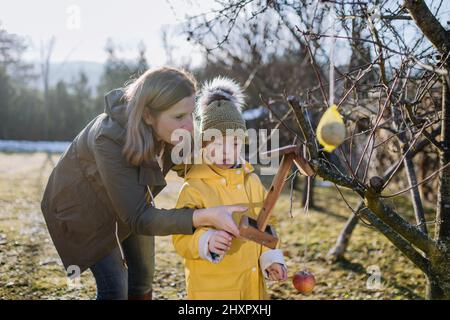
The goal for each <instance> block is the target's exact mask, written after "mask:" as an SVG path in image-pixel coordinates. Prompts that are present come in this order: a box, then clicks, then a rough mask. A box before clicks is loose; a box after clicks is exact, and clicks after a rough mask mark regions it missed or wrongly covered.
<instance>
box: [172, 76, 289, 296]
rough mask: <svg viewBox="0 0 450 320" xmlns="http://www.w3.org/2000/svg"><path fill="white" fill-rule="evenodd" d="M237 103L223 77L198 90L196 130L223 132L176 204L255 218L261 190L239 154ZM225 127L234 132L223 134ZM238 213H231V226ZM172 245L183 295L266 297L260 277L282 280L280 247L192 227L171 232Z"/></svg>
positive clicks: (236, 93)
mask: <svg viewBox="0 0 450 320" xmlns="http://www.w3.org/2000/svg"><path fill="white" fill-rule="evenodd" d="M242 105H243V95H242V91H241V89H240V88H239V86H238V85H237V84H236V83H235V82H233V81H231V80H229V79H225V78H216V79H215V80H213V81H212V82H211V83H209V84H207V85H206V86H205V87H204V88H203V90H202V92H201V94H200V97H199V100H198V106H197V112H198V120H199V126H198V127H199V130H200V132H201V133H202V134H204V133H205V132H206V131H207V130H209V129H215V130H219V131H220V132H221V133H222V134H223V135H222V137H221V138H216V139H215V140H214V141H213V142H211V143H209V144H207V145H206V146H205V148H204V149H203V150H202V151H204V153H203V155H202V159H203V160H205V161H204V162H202V163H201V164H195V165H193V166H192V167H191V168H190V170H189V171H188V172H187V174H186V176H185V183H184V185H183V187H182V189H181V191H180V194H179V198H178V201H177V208H182V207H191V208H207V207H212V206H217V205H245V206H248V207H249V210H248V212H245V214H247V215H249V216H250V217H252V218H256V217H257V215H258V213H259V211H260V210H261V207H262V203H263V201H264V198H265V195H266V191H265V189H264V187H263V185H262V184H261V181H260V180H259V178H258V176H257V175H256V174H255V173H254V172H253V167H252V166H251V165H250V164H249V163H247V162H245V161H243V160H241V158H240V154H241V148H242V145H243V143H244V141H245V136H244V135H243V134H239V132H241V133H244V134H245V130H246V126H245V121H244V119H243V117H242V114H241V108H242ZM227 129H233V130H237V131H236V132H238V134H234V135H227ZM228 133H229V132H228ZM220 150H222V151H220ZM218 151H219V152H218ZM242 214H243V213H235V214H233V219H234V221H235V222H236V223H237V224H238V223H239V221H240V217H241V216H242ZM271 224H273V221H272V222H271ZM173 243H174V246H175V249H176V251H177V252H178V254H180V255H181V256H182V257H184V259H185V260H184V262H185V272H186V287H187V298H188V299H220V300H228V299H246V300H248V299H255V300H256V299H267V298H268V297H267V295H266V291H265V283H264V279H263V278H264V277H265V278H266V279H270V280H273V281H282V280H285V279H286V278H287V269H286V264H285V262H284V258H283V254H282V252H281V250H279V249H276V250H271V249H268V248H266V247H263V246H261V245H259V244H257V243H254V242H252V241H248V240H245V239H242V238H234V239H232V237H231V236H230V235H229V234H228V233H226V232H224V231H221V230H214V229H209V228H201V229H197V230H196V231H195V233H194V234H193V235H175V236H173Z"/></svg>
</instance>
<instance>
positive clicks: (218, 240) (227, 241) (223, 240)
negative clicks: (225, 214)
mask: <svg viewBox="0 0 450 320" xmlns="http://www.w3.org/2000/svg"><path fill="white" fill-rule="evenodd" d="M231 240H232V237H231V236H230V235H229V234H228V233H227V232H225V231H222V230H215V231H214V234H213V235H212V236H211V237H210V238H209V243H208V249H209V251H210V252H214V253H217V254H218V255H221V256H222V255H224V254H226V253H227V251H228V250H230V247H231Z"/></svg>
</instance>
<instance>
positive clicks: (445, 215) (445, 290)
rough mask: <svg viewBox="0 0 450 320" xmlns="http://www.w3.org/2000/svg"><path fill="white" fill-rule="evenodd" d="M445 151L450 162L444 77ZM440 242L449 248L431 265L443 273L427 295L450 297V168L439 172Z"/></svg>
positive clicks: (443, 157) (449, 106)
mask: <svg viewBox="0 0 450 320" xmlns="http://www.w3.org/2000/svg"><path fill="white" fill-rule="evenodd" d="M449 69H450V68H447V70H449ZM441 137H442V140H441V141H442V152H441V153H440V165H441V166H445V165H446V164H448V163H449V162H450V90H449V79H448V76H447V77H443V81H442V131H441ZM435 240H436V242H439V243H441V247H444V248H447V251H446V252H445V253H444V255H430V257H429V259H430V263H431V269H432V270H433V271H434V272H435V273H436V274H437V275H440V279H439V281H435V280H434V279H430V280H429V281H428V287H427V298H429V299H450V274H449V272H448V270H450V168H446V169H445V170H442V171H441V172H440V174H439V190H438V200H437V212H436V233H435Z"/></svg>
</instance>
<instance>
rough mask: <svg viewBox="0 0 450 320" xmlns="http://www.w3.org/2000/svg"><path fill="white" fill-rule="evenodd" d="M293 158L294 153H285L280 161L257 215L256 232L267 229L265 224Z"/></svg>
mask: <svg viewBox="0 0 450 320" xmlns="http://www.w3.org/2000/svg"><path fill="white" fill-rule="evenodd" d="M294 157H295V153H292V152H291V153H287V154H285V155H284V156H283V159H282V160H281V164H280V168H279V169H278V171H277V173H276V175H275V177H274V178H273V181H272V185H271V186H270V189H269V191H268V193H267V196H266V198H265V199H264V203H263V207H262V209H261V212H260V213H259V215H258V220H257V224H258V230H260V231H262V232H264V231H265V230H266V227H267V223H268V221H269V218H270V214H271V213H272V210H273V208H274V207H275V203H276V202H277V200H278V197H279V196H280V193H281V190H282V189H283V186H284V183H285V180H286V177H287V175H288V173H289V170H290V169H291V166H292V161H293V159H294Z"/></svg>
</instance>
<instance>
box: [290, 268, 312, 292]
mask: <svg viewBox="0 0 450 320" xmlns="http://www.w3.org/2000/svg"><path fill="white" fill-rule="evenodd" d="M292 283H293V284H294V287H295V289H297V291H298V292H300V293H303V294H309V293H311V292H312V291H313V289H314V286H315V285H316V278H314V275H313V274H312V273H311V272H309V271H306V270H302V271H299V272H296V273H295V274H294V277H293V278H292Z"/></svg>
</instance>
